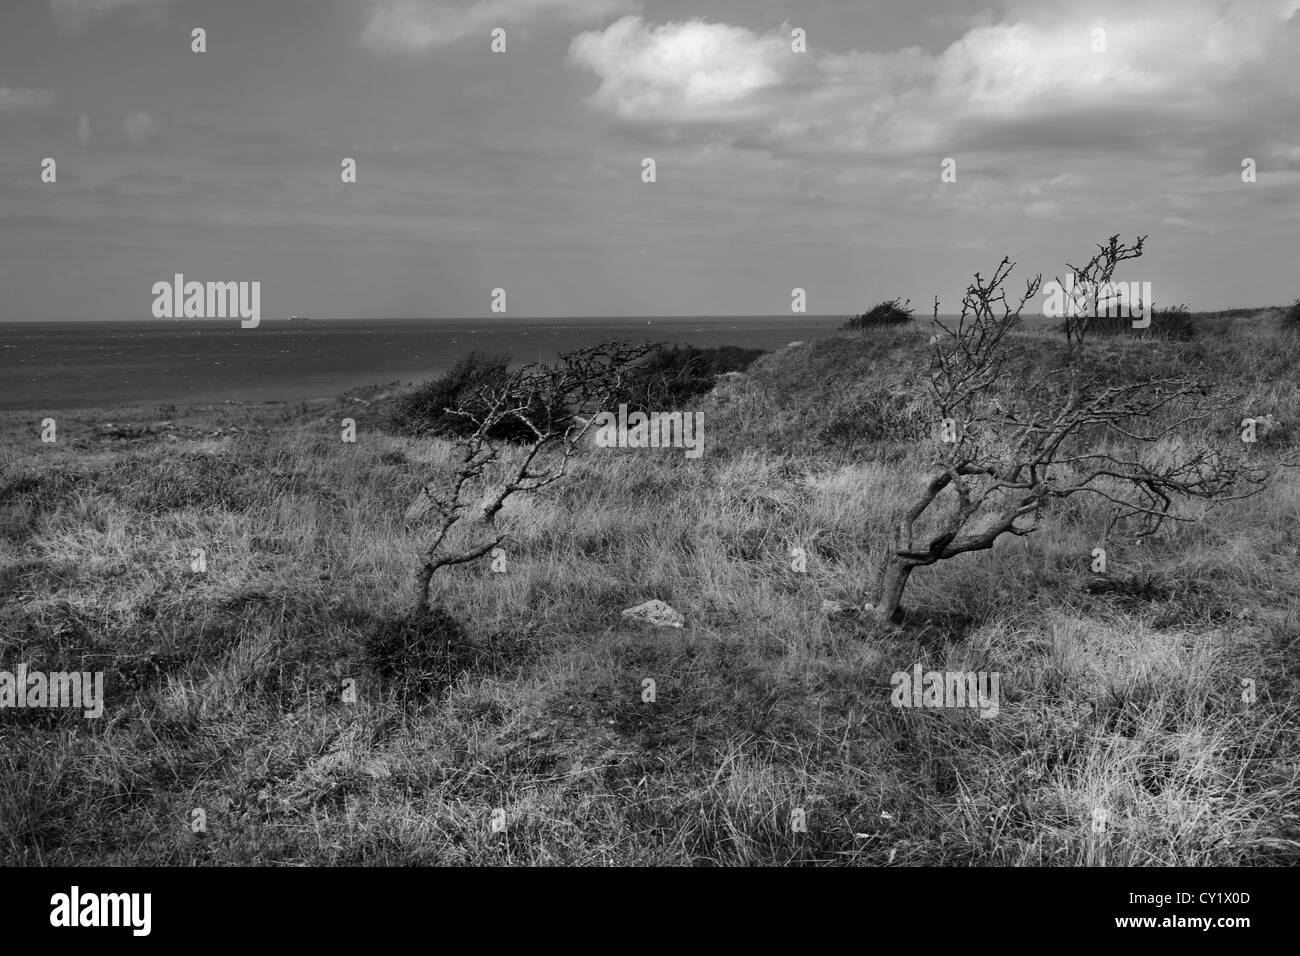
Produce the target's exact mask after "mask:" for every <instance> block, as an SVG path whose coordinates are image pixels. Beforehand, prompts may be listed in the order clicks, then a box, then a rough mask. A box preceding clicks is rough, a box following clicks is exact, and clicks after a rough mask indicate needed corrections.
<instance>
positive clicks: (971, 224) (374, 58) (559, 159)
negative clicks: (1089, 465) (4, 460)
mask: <svg viewBox="0 0 1300 956" xmlns="http://www.w3.org/2000/svg"><path fill="white" fill-rule="evenodd" d="M196 28H201V29H202V30H203V31H204V40H205V46H206V49H205V50H204V51H203V52H196V51H195V50H194V49H193V46H194V43H195V41H194V34H193V31H194V30H195V29H196ZM494 30H502V31H504V34H498V37H501V36H503V37H504V45H505V49H504V51H503V52H497V51H494V50H493V49H492V45H493V31H494ZM497 45H498V46H500V40H499V39H498V41H497ZM1297 63H1300V0H1226V2H1225V0H1218V2H1210V0H1123V2H1110V0H1087V2H1083V0H1024V2H1022V0H1004V2H993V3H989V4H987V5H981V4H980V3H978V2H962V3H958V2H954V0H890V2H883V0H798V2H797V3H796V2H793V0H787V2H774V0H464V2H461V0H445V2H425V0H2V2H0V289H2V290H3V295H0V321H16V320H25V319H46V320H61V319H117V320H134V319H138V320H145V319H149V318H150V317H151V306H152V304H153V300H154V296H153V294H152V287H153V285H154V284H155V283H156V282H159V281H170V280H171V278H172V276H173V275H174V274H175V273H183V274H184V276H185V278H186V280H197V281H201V282H207V281H220V282H231V281H258V282H260V283H261V307H262V314H263V316H264V317H268V318H274V317H280V316H287V315H289V314H291V313H295V314H299V315H309V316H314V317H322V318H324V317H372V316H373V317H396V316H411V317H417V316H419V317H442V316H447V317H450V316H465V317H474V316H484V317H487V316H489V315H491V314H492V313H491V307H492V302H493V290H494V289H498V288H500V289H504V290H505V292H506V312H507V314H508V315H511V316H516V317H528V316H623V315H628V316H632V315H710V314H718V315H738V314H746V315H749V314H753V315H787V316H788V315H790V313H791V302H792V290H794V289H796V288H798V289H803V290H804V291H805V302H806V309H807V311H808V312H809V313H812V314H845V315H847V314H852V313H856V312H861V311H864V310H866V309H867V308H869V307H870V306H871V305H872V304H874V303H875V302H878V301H880V300H882V299H887V298H893V297H895V296H898V297H901V298H910V299H912V300H913V304H914V305H919V306H920V307H921V311H922V312H924V313H928V312H929V310H930V308H931V303H932V300H933V297H934V296H935V295H936V294H937V295H939V296H940V297H941V300H942V301H941V311H943V312H952V311H956V308H957V305H958V301H959V299H960V296H961V292H962V290H963V289H964V287H965V284H966V282H967V280H968V279H969V278H970V276H971V274H972V273H974V272H977V271H979V272H982V273H983V274H985V275H988V274H989V273H991V272H992V271H993V269H994V267H995V266H996V265H997V263H998V261H999V260H1000V259H1001V258H1002V256H1004V255H1009V256H1010V257H1011V258H1012V259H1013V260H1014V261H1015V262H1016V263H1017V268H1016V273H1015V275H1014V277H1013V278H1014V280H1015V281H1016V282H1017V283H1019V280H1022V279H1023V278H1025V277H1027V276H1029V275H1032V274H1034V273H1042V274H1043V276H1044V279H1049V278H1051V277H1052V276H1054V275H1061V274H1063V273H1064V271H1065V266H1066V263H1073V264H1076V265H1078V264H1082V262H1083V261H1084V260H1086V259H1087V258H1088V257H1089V255H1090V254H1091V252H1092V251H1093V249H1094V246H1095V244H1096V243H1099V242H1102V241H1104V240H1106V239H1107V238H1108V237H1109V236H1110V235H1112V234H1115V233H1118V234H1120V235H1121V237H1122V238H1124V239H1131V238H1133V237H1135V236H1137V235H1139V234H1148V235H1149V237H1150V238H1149V239H1148V240H1147V253H1146V255H1145V256H1144V257H1143V258H1142V259H1140V260H1138V261H1136V262H1131V263H1126V264H1125V265H1124V266H1123V267H1122V271H1121V273H1120V274H1119V275H1118V276H1117V277H1118V278H1122V279H1130V280H1134V281H1149V282H1151V283H1152V290H1153V295H1154V298H1155V300H1156V303H1157V304H1165V305H1172V304H1177V303H1188V304H1189V305H1191V306H1192V307H1193V308H1196V309H1218V308H1228V307H1234V306H1255V305H1274V304H1282V303H1287V302H1290V301H1292V300H1293V299H1295V298H1296V297H1297V296H1300V275H1297V270H1296V261H1297V256H1296V253H1297V251H1298V250H1300V242H1297V238H1298V233H1300V70H1298V69H1297ZM346 158H351V159H354V160H355V161H356V170H357V175H356V182H343V181H342V179H343V176H342V164H343V161H344V160H345V159H346ZM46 159H53V160H54V161H55V166H54V181H53V182H45V181H43V178H42V177H43V169H45V168H46V164H45V160H46ZM647 159H651V160H653V161H654V181H653V182H646V181H645V176H646V172H645V162H644V161H645V160H647ZM1247 159H1250V160H1253V161H1254V162H1253V166H1254V180H1255V181H1254V182H1246V181H1243V180H1244V179H1245V178H1250V177H1248V176H1245V175H1244V170H1243V161H1245V160H1247ZM945 160H952V162H951V163H949V164H947V169H948V171H949V173H948V175H947V176H945V175H944V170H945ZM45 175H46V176H48V173H46V174H45ZM945 180H948V181H945ZM1017 287H1018V288H1019V285H1018V286H1017ZM1034 309H1039V307H1038V305H1037V304H1035V305H1033V306H1031V307H1030V310H1031V311H1032V310H1034ZM1039 311H1041V309H1039Z"/></svg>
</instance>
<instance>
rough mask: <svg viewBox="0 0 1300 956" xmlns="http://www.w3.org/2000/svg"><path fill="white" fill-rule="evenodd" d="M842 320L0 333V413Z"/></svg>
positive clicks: (135, 401)
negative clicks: (476, 355)
mask: <svg viewBox="0 0 1300 956" xmlns="http://www.w3.org/2000/svg"><path fill="white" fill-rule="evenodd" d="M846 318H847V317H846V316H804V315H791V316H777V317H766V316H722V317H718V316H708V317H680V316H673V317H663V318H657V317H653V316H651V317H647V316H641V317H639V318H573V319H510V320H505V319H492V320H485V319H310V320H307V321H300V322H289V321H287V320H278V321H277V320H268V319H263V320H262V321H261V323H260V324H259V325H258V326H257V327H256V328H251V329H244V328H241V327H240V325H239V322H238V320H233V319H204V320H195V319H190V320H181V321H174V320H167V319H163V320H159V319H155V320H151V321H142V322H107V321H85V322H11V323H5V324H0V409H3V410H10V411H12V410H32V411H47V410H55V409H72V408H100V407H117V406H122V405H186V404H212V403H217V402H224V401H235V402H269V401H282V402H295V401H303V400H309V399H317V398H334V397H336V396H338V395H340V394H341V393H343V392H346V391H348V390H349V389H352V388H357V387H360V386H364V385H375V384H391V383H393V382H400V383H401V384H402V385H406V384H418V383H420V382H424V381H427V380H428V379H430V378H432V377H434V376H436V375H438V374H440V373H441V372H444V371H446V370H447V369H448V368H450V367H451V366H452V365H453V364H454V363H455V362H456V360H457V359H459V358H460V357H461V356H463V355H466V354H468V353H470V352H473V351H479V352H484V353H487V354H490V355H500V354H506V355H509V356H511V358H512V359H513V361H514V362H515V363H524V362H534V361H542V362H545V361H549V360H553V359H554V358H555V356H556V355H557V354H559V353H562V352H567V351H571V350H573V349H577V348H582V347H584V346H589V345H596V344H599V343H601V342H604V341H609V340H612V339H617V340H623V341H630V342H664V343H669V344H689V345H696V346H700V347H711V346H720V345H736V346H741V347H744V348H760V349H769V350H773V349H779V348H782V347H784V346H786V345H788V344H789V343H790V342H794V341H801V340H807V339H812V338H817V337H818V336H821V335H826V334H828V333H830V332H832V331H834V330H835V329H836V328H838V327H839V326H840V325H842V324H843V323H844V321H845V320H846Z"/></svg>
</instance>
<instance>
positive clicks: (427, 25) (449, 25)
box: [361, 0, 637, 53]
mask: <svg viewBox="0 0 1300 956" xmlns="http://www.w3.org/2000/svg"><path fill="white" fill-rule="evenodd" d="M636 7H637V3H636V0H475V2H473V3H463V2H460V3H437V2H429V0H381V2H380V4H379V8H378V9H377V10H376V11H375V12H374V14H373V15H372V16H371V18H370V21H369V23H367V24H366V28H365V31H364V32H363V33H362V35H361V40H362V42H363V43H364V44H365V45H366V46H369V47H371V48H372V49H376V50H381V51H384V52H399V53H421V52H424V51H426V50H432V49H434V48H436V47H441V46H447V45H448V44H451V43H455V42H456V41H457V40H463V39H465V38H466V37H471V36H480V37H483V38H484V40H485V41H486V38H487V37H488V35H489V34H490V32H491V31H492V29H493V28H495V27H509V26H522V25H526V24H529V23H533V22H536V21H539V20H544V19H556V20H561V21H563V22H566V23H572V24H586V23H593V22H598V21H600V20H603V19H607V18H609V17H611V16H618V15H619V14H622V13H627V12H629V11H631V10H634V9H636Z"/></svg>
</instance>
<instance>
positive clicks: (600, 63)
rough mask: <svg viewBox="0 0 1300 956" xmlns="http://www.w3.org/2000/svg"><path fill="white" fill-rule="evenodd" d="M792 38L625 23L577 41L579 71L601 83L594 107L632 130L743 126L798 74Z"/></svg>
mask: <svg viewBox="0 0 1300 956" xmlns="http://www.w3.org/2000/svg"><path fill="white" fill-rule="evenodd" d="M799 55H800V54H796V53H794V52H793V51H792V50H791V43H790V38H789V34H786V35H784V36H782V35H779V34H769V35H767V36H759V35H758V34H755V33H753V32H752V31H750V30H747V29H745V28H744V27H733V26H728V25H726V24H722V23H706V22H704V21H703V20H690V21H688V22H685V23H667V24H664V25H663V26H657V27H656V26H650V25H648V24H647V23H646V22H645V21H644V20H643V19H642V18H641V17H624V18H623V19H621V20H619V21H618V22H617V23H612V24H610V25H609V26H608V27H606V28H605V29H604V30H599V31H591V32H588V33H583V34H580V35H579V36H577V37H574V39H573V42H572V43H571V44H570V45H569V58H570V60H571V61H572V62H573V63H576V64H577V65H579V66H582V67H585V68H587V69H588V70H591V71H592V72H593V73H595V74H596V75H597V76H598V77H599V78H600V87H599V88H598V89H597V90H596V93H595V95H594V96H593V97H592V102H593V103H594V104H595V105H596V106H597V107H599V108H602V109H604V110H607V111H608V112H610V113H612V114H613V115H614V116H616V117H618V118H620V119H625V120H631V121H633V122H663V121H672V120H682V121H687V122H691V121H701V120H719V119H722V120H727V119H738V118H742V117H745V116H747V115H752V113H753V105H754V103H755V97H756V95H757V94H759V93H760V92H762V91H764V90H768V89H771V88H773V87H776V86H779V85H780V84H781V83H782V82H783V81H784V80H785V79H786V78H787V77H788V76H789V75H790V74H791V73H792V72H793V70H794V68H795V65H796V60H795V58H796V57H797V56H799Z"/></svg>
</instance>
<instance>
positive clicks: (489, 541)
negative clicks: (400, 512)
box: [406, 342, 652, 612]
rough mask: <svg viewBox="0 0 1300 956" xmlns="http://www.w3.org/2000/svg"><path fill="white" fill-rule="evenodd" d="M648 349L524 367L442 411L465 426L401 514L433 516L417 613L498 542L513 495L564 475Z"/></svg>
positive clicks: (575, 355)
mask: <svg viewBox="0 0 1300 956" xmlns="http://www.w3.org/2000/svg"><path fill="white" fill-rule="evenodd" d="M651 348H652V346H649V345H631V344H628V343H624V342H607V343H604V344H602V345H598V346H594V347H591V348H585V349H579V350H577V351H575V352H568V353H565V354H563V355H561V356H560V357H559V358H558V359H557V360H556V362H555V364H554V365H545V364H536V363H535V364H531V365H526V366H524V367H522V368H520V369H518V370H516V371H513V372H510V373H509V374H507V375H505V376H504V377H502V378H499V379H497V380H494V381H491V382H490V383H488V384H484V385H482V386H481V387H479V388H477V389H475V390H474V391H473V393H472V394H471V395H466V396H463V397H462V399H461V401H460V402H459V403H458V404H457V405H456V406H454V407H449V408H447V409H445V411H446V412H447V413H448V414H449V415H452V416H456V417H459V418H463V419H464V420H465V421H466V422H467V423H468V425H469V426H470V427H469V428H467V429H466V430H465V432H464V433H463V434H462V435H461V436H460V437H458V438H457V439H456V447H457V455H456V463H455V466H454V467H453V469H452V471H451V473H450V475H448V476H447V477H446V479H445V481H441V482H440V481H430V482H428V483H427V484H426V485H425V486H424V487H423V488H422V489H421V491H420V493H419V494H418V495H417V497H416V499H415V501H413V502H412V503H411V506H410V507H409V508H408V509H407V511H406V520H407V521H413V520H419V519H422V518H424V517H425V516H426V515H428V514H429V513H430V512H432V513H433V514H434V515H435V524H434V528H433V533H432V537H431V538H430V539H429V543H428V545H427V546H426V548H425V549H424V553H423V557H422V559H421V561H420V565H419V569H418V571H417V572H416V599H415V609H416V611H417V612H422V611H427V610H428V609H429V607H430V600H431V590H432V582H433V577H434V575H435V574H436V573H437V572H438V571H439V570H441V569H442V568H445V567H449V566H452V565H457V564H468V563H470V562H472V561H477V560H479V559H480V558H483V557H485V556H486V555H489V554H491V553H492V550H493V549H494V548H498V547H500V546H501V545H502V543H503V542H505V540H506V538H507V534H506V532H505V531H503V530H501V529H500V528H499V527H498V526H497V516H498V515H499V514H500V513H501V510H502V508H504V507H505V504H506V501H507V500H509V498H510V497H511V496H512V495H516V494H532V493H535V492H538V491H541V490H542V489H543V488H546V487H547V486H549V485H552V484H554V483H555V482H557V481H559V480H560V479H561V478H563V477H564V476H565V475H566V474H567V472H568V468H569V461H570V459H572V458H573V456H574V454H575V452H576V451H577V449H578V447H579V443H580V442H581V441H582V439H583V436H585V435H586V434H587V431H588V430H589V429H590V427H591V426H592V424H593V422H594V420H595V417H596V413H597V412H599V411H602V410H604V409H606V408H607V407H608V406H609V405H610V403H611V402H612V400H614V399H615V398H617V397H618V396H619V395H620V394H622V391H623V389H624V387H625V384H626V380H627V378H628V375H629V374H630V372H631V370H632V367H633V366H634V365H635V363H637V362H639V361H640V360H641V359H643V358H644V356H645V355H646V353H647V352H649V351H650V350H651ZM504 436H515V437H514V440H513V441H511V440H508V439H507V437H504ZM507 449H510V450H509V451H507Z"/></svg>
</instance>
